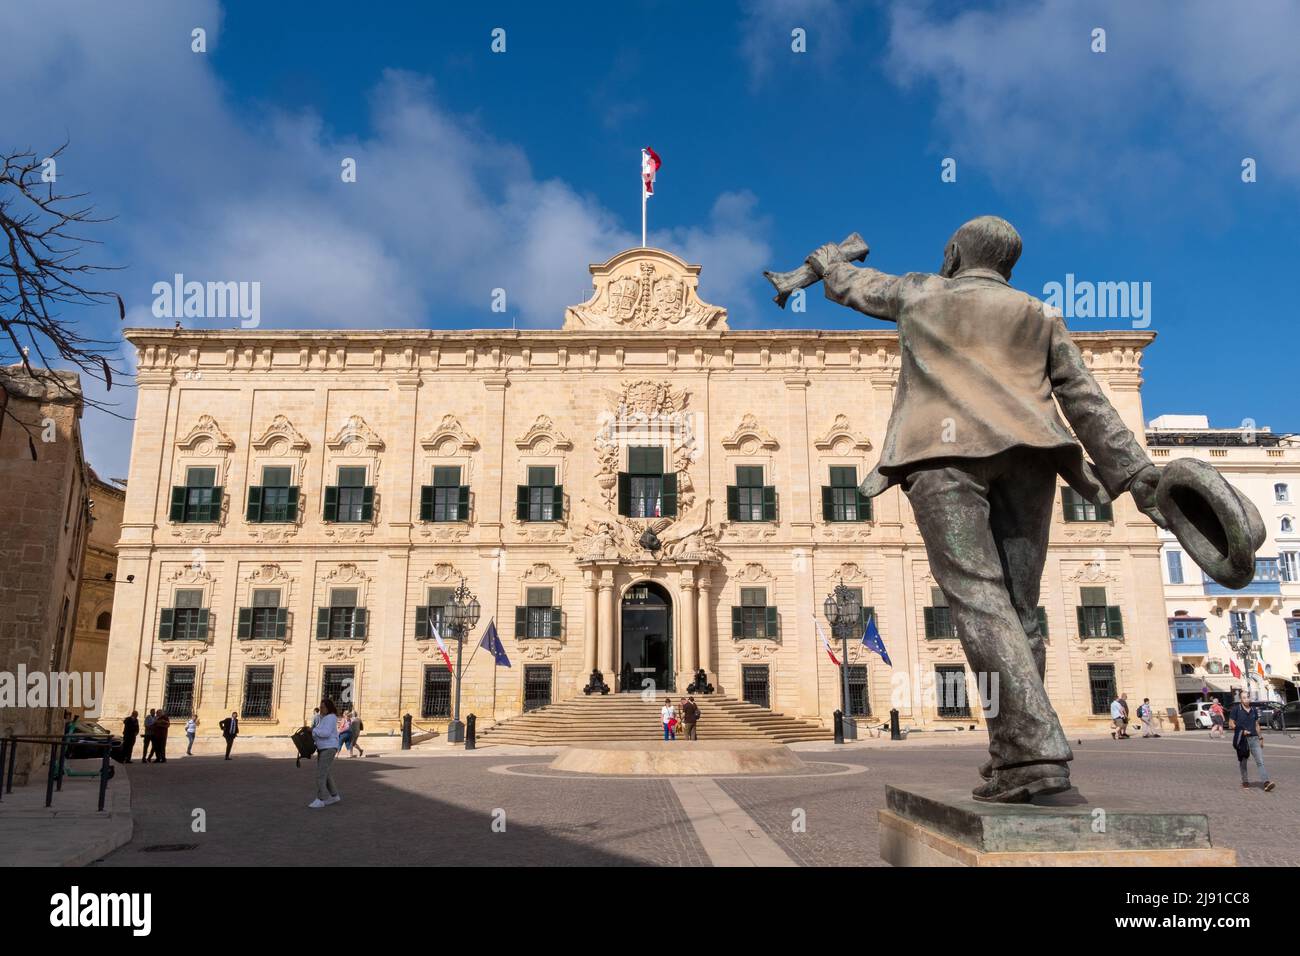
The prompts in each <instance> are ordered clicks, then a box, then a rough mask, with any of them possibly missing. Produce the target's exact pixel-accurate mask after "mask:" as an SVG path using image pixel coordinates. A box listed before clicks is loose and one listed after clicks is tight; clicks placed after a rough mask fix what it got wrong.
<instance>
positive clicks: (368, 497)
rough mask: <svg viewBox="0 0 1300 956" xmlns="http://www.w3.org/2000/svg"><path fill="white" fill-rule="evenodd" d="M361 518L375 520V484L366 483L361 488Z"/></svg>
mask: <svg viewBox="0 0 1300 956" xmlns="http://www.w3.org/2000/svg"><path fill="white" fill-rule="evenodd" d="M361 520H362V521H373V520H375V486H374V485H366V486H365V488H363V489H361Z"/></svg>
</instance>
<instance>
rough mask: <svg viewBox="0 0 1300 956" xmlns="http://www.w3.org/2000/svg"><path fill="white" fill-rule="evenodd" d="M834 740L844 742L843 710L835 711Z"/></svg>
mask: <svg viewBox="0 0 1300 956" xmlns="http://www.w3.org/2000/svg"><path fill="white" fill-rule="evenodd" d="M835 742H836V743H837V744H842V743H844V711H842V710H837V711H835Z"/></svg>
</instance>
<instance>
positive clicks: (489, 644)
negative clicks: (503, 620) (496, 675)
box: [479, 618, 510, 667]
mask: <svg viewBox="0 0 1300 956" xmlns="http://www.w3.org/2000/svg"><path fill="white" fill-rule="evenodd" d="M479 647H481V648H483V650H485V651H487V652H488V653H489V654H491V655H492V657H493V658H494V659H495V660H496V662H497V667H509V666H510V658H508V657H506V649H505V648H504V647H502V646H501V636H500V635H499V634H497V622H496V618H493V619H492V620H491V621H488V626H487V630H486V631H484V632H483V640H481V641H479Z"/></svg>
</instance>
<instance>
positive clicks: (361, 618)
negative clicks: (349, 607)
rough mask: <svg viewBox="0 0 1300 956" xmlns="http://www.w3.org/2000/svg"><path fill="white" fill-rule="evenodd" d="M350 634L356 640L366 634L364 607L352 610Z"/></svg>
mask: <svg viewBox="0 0 1300 956" xmlns="http://www.w3.org/2000/svg"><path fill="white" fill-rule="evenodd" d="M352 636H353V637H354V638H356V639H357V640H361V639H362V638H364V637H365V636H366V609H365V608H363V607H359V608H357V609H356V610H354V611H353V612H352Z"/></svg>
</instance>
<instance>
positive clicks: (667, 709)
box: [659, 697, 677, 740]
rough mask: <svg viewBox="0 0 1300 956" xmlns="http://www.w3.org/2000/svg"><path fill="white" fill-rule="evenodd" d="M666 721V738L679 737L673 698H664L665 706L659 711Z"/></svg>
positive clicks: (673, 738) (674, 738)
mask: <svg viewBox="0 0 1300 956" xmlns="http://www.w3.org/2000/svg"><path fill="white" fill-rule="evenodd" d="M659 716H660V717H662V718H663V722H664V740H676V739H677V712H676V711H675V710H674V709H673V699H672V698H671V697H668V698H665V699H664V706H663V707H662V708H661V709H660V711H659Z"/></svg>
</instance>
